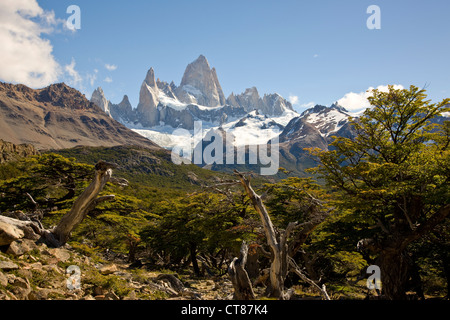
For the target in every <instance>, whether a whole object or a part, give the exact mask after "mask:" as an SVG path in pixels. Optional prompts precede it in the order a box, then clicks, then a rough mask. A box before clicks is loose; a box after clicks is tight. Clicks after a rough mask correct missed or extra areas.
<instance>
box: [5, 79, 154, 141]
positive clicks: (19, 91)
mask: <svg viewBox="0 0 450 320" xmlns="http://www.w3.org/2000/svg"><path fill="white" fill-rule="evenodd" d="M0 139H3V140H6V141H9V142H12V143H14V144H22V143H28V144H32V145H34V146H35V147H36V148H37V149H38V150H48V149H61V148H70V147H74V146H77V145H86V146H116V145H139V146H145V147H148V148H159V147H158V146H157V145H156V144H154V143H152V142H151V141H150V140H148V139H146V138H144V137H142V136H141V135H139V134H137V133H135V132H133V131H132V130H130V129H128V128H127V127H125V126H124V125H122V124H120V123H119V122H117V121H116V120H114V119H112V118H111V117H110V116H108V115H107V114H106V113H105V112H104V111H103V110H101V109H100V108H99V107H97V106H96V105H95V104H93V103H91V102H89V101H88V100H87V99H86V98H85V96H84V95H83V94H81V93H80V92H79V91H77V90H75V89H73V88H71V87H69V86H67V85H65V84H64V83H58V84H53V85H50V86H48V87H46V88H43V89H37V90H35V89H31V88H28V87H26V86H24V85H20V84H18V85H14V84H7V83H1V82H0Z"/></svg>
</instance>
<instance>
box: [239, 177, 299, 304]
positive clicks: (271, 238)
mask: <svg viewBox="0 0 450 320" xmlns="http://www.w3.org/2000/svg"><path fill="white" fill-rule="evenodd" d="M235 173H236V175H237V176H238V177H239V179H240V181H241V184H242V186H243V187H244V189H245V191H246V193H247V195H248V196H249V198H250V201H251V202H252V204H253V206H254V207H255V209H256V211H257V212H258V214H259V216H260V219H261V222H262V224H263V228H264V231H265V233H266V238H267V243H268V245H269V247H270V249H271V251H272V254H271V265H270V271H269V279H270V285H269V286H268V287H267V294H268V296H269V297H276V298H279V299H280V300H284V299H287V298H288V296H289V294H287V293H286V292H284V281H285V279H286V276H287V273H288V271H289V270H288V246H287V239H288V237H289V234H290V232H291V231H292V230H293V229H294V227H295V226H296V223H295V222H291V223H289V225H288V227H287V228H286V231H285V232H284V233H283V234H282V235H281V239H280V240H278V239H277V236H276V232H275V228H274V226H273V224H272V220H271V219H270V216H269V213H268V212H267V208H266V206H265V205H264V203H263V202H262V200H261V197H260V196H259V195H257V194H256V192H255V191H254V190H253V188H252V187H251V186H250V181H249V180H248V179H247V178H246V177H245V176H244V175H243V174H241V173H239V172H238V171H235Z"/></svg>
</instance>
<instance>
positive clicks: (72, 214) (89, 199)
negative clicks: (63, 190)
mask: <svg viewBox="0 0 450 320" xmlns="http://www.w3.org/2000/svg"><path fill="white" fill-rule="evenodd" d="M115 167H116V166H115V165H114V164H112V163H108V162H105V161H99V162H98V163H97V164H96V165H95V176H94V179H93V180H92V182H91V184H90V185H89V186H88V187H87V188H86V189H85V190H84V191H83V192H82V193H81V195H80V196H79V197H78V198H77V200H75V202H74V204H73V206H72V208H71V209H70V211H69V212H68V213H67V214H66V215H64V216H63V217H62V219H61V221H60V222H59V223H58V225H57V226H56V227H55V229H53V231H51V233H52V234H53V236H54V237H55V240H56V241H57V242H58V243H59V245H64V244H65V243H66V242H67V240H68V239H69V236H70V233H71V232H72V231H73V229H74V228H75V227H76V226H77V225H79V224H80V223H81V221H83V219H84V218H85V217H86V216H87V214H88V212H89V211H90V210H92V209H93V208H94V207H95V206H96V205H97V204H98V203H100V202H103V201H107V200H111V199H114V195H109V196H103V197H99V198H97V196H98V194H99V193H100V192H101V191H102V190H103V188H104V187H105V185H106V183H107V182H108V181H109V180H110V178H111V175H112V169H113V168H115Z"/></svg>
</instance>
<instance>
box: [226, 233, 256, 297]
mask: <svg viewBox="0 0 450 320" xmlns="http://www.w3.org/2000/svg"><path fill="white" fill-rule="evenodd" d="M247 254H248V246H247V244H246V243H245V241H243V242H242V246H241V253H240V256H239V258H234V259H233V261H232V262H231V263H230V266H229V268H228V274H229V275H230V278H231V283H232V284H233V288H234V297H233V298H234V299H235V300H254V299H255V294H254V292H253V287H252V283H251V282H250V278H249V277H248V274H247V271H246V270H245V264H246V263H247Z"/></svg>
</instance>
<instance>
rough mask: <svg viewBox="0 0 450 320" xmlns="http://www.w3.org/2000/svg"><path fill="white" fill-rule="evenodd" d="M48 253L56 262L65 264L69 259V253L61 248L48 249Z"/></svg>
mask: <svg viewBox="0 0 450 320" xmlns="http://www.w3.org/2000/svg"><path fill="white" fill-rule="evenodd" d="M48 251H49V253H50V254H51V255H52V256H54V257H55V258H56V259H58V261H61V262H66V261H67V260H69V259H70V252H69V251H68V250H66V249H62V248H55V249H49V250H48Z"/></svg>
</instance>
